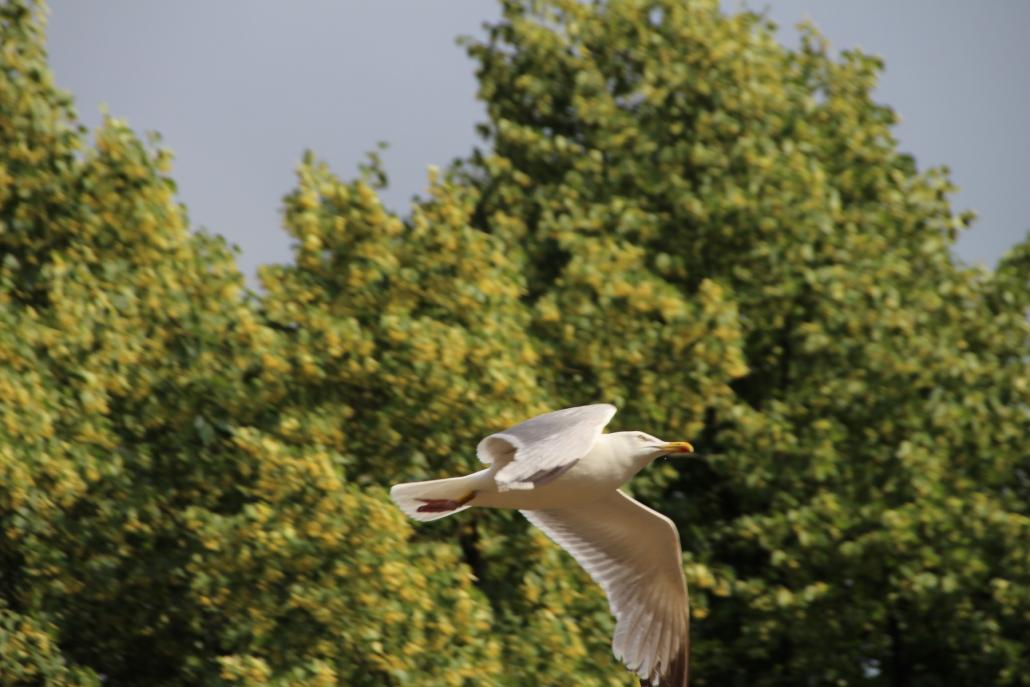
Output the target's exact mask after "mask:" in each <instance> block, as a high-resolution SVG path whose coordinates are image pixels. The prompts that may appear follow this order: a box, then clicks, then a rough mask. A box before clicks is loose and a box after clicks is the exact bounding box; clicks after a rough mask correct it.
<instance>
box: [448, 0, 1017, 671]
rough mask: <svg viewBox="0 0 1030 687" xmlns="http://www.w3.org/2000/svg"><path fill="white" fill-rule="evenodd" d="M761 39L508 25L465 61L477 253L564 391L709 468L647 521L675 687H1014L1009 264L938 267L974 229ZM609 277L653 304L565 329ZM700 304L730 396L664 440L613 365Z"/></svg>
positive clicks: (675, 5) (731, 25) (551, 10)
mask: <svg viewBox="0 0 1030 687" xmlns="http://www.w3.org/2000/svg"><path fill="white" fill-rule="evenodd" d="M773 28H774V27H773V26H772V25H771V23H769V22H768V21H766V20H765V19H763V18H762V17H761V16H759V15H755V14H751V13H743V14H740V15H736V16H725V15H723V14H722V13H721V12H720V11H719V8H718V6H717V4H716V3H714V2H693V3H680V2H643V1H639V2H638V1H633V0H626V1H615V0H613V1H612V2H607V3H595V4H590V5H587V4H583V3H578V2H572V1H569V2H565V1H561V0H555V1H554V2H546V1H545V2H515V1H513V2H506V3H504V19H503V20H502V21H501V22H500V23H499V24H497V25H495V26H493V27H492V28H491V29H490V32H489V37H488V38H487V40H485V41H483V42H479V43H476V42H472V43H471V45H470V52H471V53H472V54H473V55H474V56H475V57H476V58H477V59H478V61H479V65H480V66H479V79H480V84H481V86H480V95H481V97H482V98H483V99H484V100H485V101H486V103H487V107H488V112H489V117H490V121H489V123H488V124H487V125H485V127H484V133H485V134H486V136H487V139H488V141H489V143H490V144H491V151H490V152H489V153H487V152H483V153H480V154H478V155H477V156H475V157H474V158H473V159H472V160H470V161H469V162H468V163H466V164H464V165H462V166H461V169H462V170H463V171H464V172H465V174H466V177H467V179H468V180H469V183H471V184H473V185H475V186H477V187H479V188H480V189H481V192H482V200H481V201H480V203H479V205H478V206H477V208H476V212H475V215H474V216H475V217H476V218H477V219H478V223H477V226H478V227H479V228H481V229H482V230H484V231H488V232H491V233H492V234H493V235H495V236H499V237H501V238H502V239H505V240H507V241H508V242H509V245H510V246H512V251H513V253H514V254H516V255H518V256H519V257H520V259H521V261H522V265H523V269H524V270H525V271H526V272H527V273H529V274H531V275H532V277H531V279H530V293H531V294H532V298H531V299H529V300H530V302H531V305H532V307H533V310H534V318H533V321H534V331H535V332H536V333H537V334H538V336H540V337H541V339H542V340H543V341H545V342H546V343H545V350H547V351H548V352H549V354H550V355H551V357H549V358H548V360H547V364H546V365H545V368H546V369H552V370H555V371H556V373H557V374H556V380H557V381H559V385H558V388H561V387H562V385H563V384H567V383H568V377H564V378H563V376H562V372H572V374H573V375H575V377H574V380H575V381H574V384H573V385H570V386H578V387H580V388H582V386H583V385H584V384H585V385H587V388H591V389H593V390H594V393H595V394H597V395H598V396H599V397H602V398H605V397H607V398H615V399H620V400H624V402H626V403H627V404H628V408H627V411H628V412H627V415H629V416H631V417H633V418H634V420H637V419H638V418H640V419H647V420H648V422H647V426H649V427H652V428H656V429H659V430H661V432H663V433H670V432H675V431H676V430H680V429H681V428H683V427H690V426H691V424H690V422H689V421H695V422H700V421H701V420H703V421H704V425H703V429H701V431H700V436H701V437H702V440H701V441H699V442H698V443H699V444H700V445H701V446H702V447H703V450H709V451H712V452H714V453H717V454H718V457H716V458H713V459H710V460H708V461H706V462H705V463H701V462H695V463H693V464H691V465H689V466H687V467H685V468H684V469H683V471H682V472H681V473H680V474H679V476H678V478H677V479H676V480H675V481H673V482H672V483H671V484H668V485H667V486H666V487H665V490H664V492H663V493H662V494H661V495H656V498H655V505H656V506H657V507H659V508H660V509H661V510H663V511H665V512H669V513H673V514H674V515H675V519H676V520H677V522H679V523H680V524H681V526H683V525H686V527H684V532H683V535H684V536H683V539H684V544H685V547H686V549H687V554H686V559H687V570H688V572H691V573H692V574H691V576H690V581H691V582H692V583H693V588H694V590H695V593H694V603H695V609H696V610H695V617H696V618H697V620H698V622H697V623H696V624H695V626H694V628H695V633H696V634H695V636H696V638H697V641H696V643H695V644H694V646H695V652H694V655H695V664H696V670H695V671H694V674H695V676H696V682H697V683H698V684H752V685H754V684H769V685H772V684H800V683H806V682H808V683H813V682H814V683H819V684H822V683H838V684H852V683H865V684H885V685H919V684H926V685H929V684H970V685H973V684H1026V682H1025V681H1026V675H1027V674H1028V671H1027V663H1026V660H1027V656H1026V653H1025V649H1024V648H1022V645H1023V639H1022V638H1024V637H1026V636H1028V632H1030V625H1028V621H1030V604H1028V601H1030V597H1028V595H1027V594H1028V589H1030V587H1028V583H1030V576H1028V573H1030V569H1028V561H1027V559H1026V556H1025V548H1026V547H1025V543H1026V542H1027V541H1028V536H1030V520H1028V517H1027V516H1028V508H1027V503H1030V500H1028V498H1027V497H1028V494H1027V465H1028V464H1027V452H1026V450H1025V447H1023V446H1022V445H1021V444H1022V437H1024V436H1026V435H1027V429H1028V420H1030V415H1028V413H1027V409H1028V407H1030V404H1028V402H1027V401H1028V392H1030V385H1028V370H1027V361H1028V359H1027V355H1026V352H1027V343H1028V338H1027V333H1028V328H1027V321H1026V304H1027V301H1026V296H1025V294H1026V283H1027V280H1026V272H1025V270H1022V271H1021V269H1020V267H1021V266H1022V267H1025V262H1026V261H1025V253H1026V250H1027V245H1028V244H1023V245H1022V246H1020V247H1017V248H1016V249H1014V251H1013V253H1012V254H1011V255H1012V257H1010V258H1008V259H1006V260H1004V261H1003V263H1002V265H1001V266H1000V268H999V270H998V272H997V273H996V274H991V273H989V272H981V271H976V270H970V269H967V268H964V267H963V266H961V265H960V264H958V263H957V262H956V261H955V259H954V258H953V257H952V255H951V253H950V248H951V246H952V244H953V241H954V238H955V235H956V232H957V231H958V230H959V229H961V228H962V227H964V226H965V225H966V224H968V222H969V221H970V219H971V217H970V216H968V215H957V216H956V215H954V214H953V213H952V211H951V210H950V207H949V205H948V202H947V196H948V194H949V193H950V191H951V190H952V188H951V186H950V184H949V182H948V181H947V177H946V175H945V173H944V172H943V171H941V170H930V171H928V172H919V171H918V170H917V168H916V165H915V162H914V160H912V158H911V157H910V156H907V155H904V154H901V153H899V152H898V151H897V144H896V141H895V140H894V138H893V136H892V134H891V129H890V127H891V125H892V124H893V122H894V121H895V116H894V114H893V113H892V111H891V110H890V109H889V108H887V107H885V106H882V105H879V104H876V103H875V102H873V100H872V98H871V95H870V92H871V89H872V87H873V86H874V84H875V76H876V72H877V70H878V69H879V68H880V67H881V65H880V63H879V61H878V60H876V59H875V58H871V57H868V56H865V55H862V54H861V53H858V52H856V51H848V52H844V53H843V54H842V55H841V57H840V59H839V60H838V59H834V58H833V57H832V56H831V55H830V53H829V51H828V49H827V47H826V45H825V42H824V41H822V39H821V38H820V37H819V36H818V35H817V34H816V33H815V32H814V30H812V29H807V30H806V31H805V32H804V33H803V36H802V42H801V46H800V48H799V49H796V50H790V49H785V48H783V47H781V46H780V45H779V44H777V42H776V41H775V39H774V35H773ZM613 245H616V246H618V248H615V249H614V250H612V249H611V248H609V247H611V246H613ZM613 254H614V255H618V256H620V257H621V259H622V260H623V261H628V260H629V259H630V258H629V257H628V256H634V257H633V260H634V262H635V264H634V265H633V267H632V268H628V267H627V265H626V262H622V263H615V262H614V261H613V260H612V259H611V258H610V257H609V256H610V255H613ZM628 274H632V275H634V280H635V281H638V283H651V284H653V287H652V288H651V289H649V290H648V291H647V292H646V294H640V293H639V292H638V293H633V294H632V297H631V298H629V299H627V300H623V301H619V300H617V299H615V300H613V299H610V296H609V294H606V293H603V292H601V291H598V292H595V293H594V294H592V295H591V296H590V297H587V298H585V299H583V300H585V301H586V303H587V305H586V306H582V305H580V304H581V303H582V302H583V300H574V299H575V298H576V297H577V296H579V294H581V293H582V292H581V290H580V289H579V288H577V286H578V285H577V281H581V280H584V279H590V278H593V280H594V281H595V283H598V284H601V285H602V288H607V289H615V288H617V285H618V284H619V283H620V281H621V280H622V279H625V278H626V276H625V275H628ZM583 275H587V276H586V277H584V276H583ZM711 283H714V284H717V285H719V287H720V289H721V291H722V293H723V294H724V298H725V301H726V303H725V309H726V311H727V312H733V311H734V310H735V311H736V313H737V314H735V315H733V316H731V318H730V319H731V322H732V323H733V325H735V326H738V327H739V328H740V331H741V337H742V339H743V351H744V362H745V363H746V370H745V369H744V367H743V366H741V365H737V364H733V365H731V366H730V367H728V368H727V370H728V371H729V372H730V375H731V376H732V377H733V381H732V382H731V384H730V386H731V388H732V391H733V393H732V394H731V395H720V394H716V395H714V396H709V395H707V394H704V393H702V394H700V397H699V398H698V402H699V403H700V404H701V405H702V406H703V408H704V412H698V411H697V410H695V409H694V408H692V407H691V406H689V405H688V406H686V407H687V408H688V409H689V410H688V411H687V418H668V420H673V421H666V422H663V420H666V418H665V417H663V413H667V412H669V409H679V408H683V407H684V406H683V405H682V403H681V402H680V399H679V398H675V397H672V398H670V397H669V396H668V395H666V394H659V395H656V396H654V397H648V396H647V394H646V391H645V392H644V393H642V389H641V388H640V386H637V384H638V380H639V378H640V376H642V375H644V374H646V371H650V369H652V368H653V367H654V366H655V365H656V360H655V356H654V353H650V352H649V354H648V355H646V356H644V357H643V358H642V359H641V360H640V361H639V362H638V364H636V365H633V364H632V361H626V360H617V359H615V356H616V355H618V353H616V354H613V353H612V351H613V350H615V351H618V352H619V353H621V354H627V353H630V352H632V351H634V350H635V349H636V347H637V346H639V341H640V340H641V338H643V337H638V336H637V334H642V333H644V332H648V331H649V329H670V328H673V327H672V326H671V323H670V322H668V321H666V320H664V313H661V312H660V311H658V312H646V308H647V307H648V305H653V304H655V303H657V302H658V298H659V297H657V294H664V293H673V294H677V295H679V296H680V297H681V298H683V299H685V300H687V301H688V302H689V301H693V300H695V299H696V298H697V297H698V295H700V294H702V293H704V285H705V284H711ZM573 294H576V296H573ZM626 295H630V294H626ZM641 303H644V304H646V305H641ZM556 305H557V306H558V311H559V312H560V313H561V315H560V316H556V314H555V310H554V308H555V306H556ZM636 309H645V312H644V313H641V316H640V320H642V321H641V322H632V323H631V324H627V325H626V326H625V327H619V331H620V336H619V337H618V338H617V339H616V340H615V341H613V342H612V343H611V344H609V346H607V347H603V350H601V351H597V350H592V349H591V347H590V345H589V342H590V341H592V340H595V339H596V337H597V336H598V333H599V332H606V333H607V332H608V331H611V329H612V328H613V322H616V321H622V320H623V318H625V317H626V315H627V313H632V312H633V311H634V310H636ZM584 311H585V312H586V315H585V316H583V315H582V314H581V313H584ZM552 322H557V323H558V326H554V325H552V324H551V323H552ZM570 330H571V334H569V333H567V332H569V331H570ZM681 336H682V335H681ZM716 338H718V337H716ZM645 340H646V339H645ZM702 341H703V342H704V344H705V345H706V346H707V345H708V343H709V339H703V340H702ZM695 356H696V349H695V350H693V351H685V352H684V353H683V354H681V355H679V356H677V357H678V358H679V359H681V360H682V364H684V365H689V364H690V363H691V362H692V361H694V360H695ZM659 359H660V358H659ZM627 362H630V364H628V365H627V364H626V363H627ZM620 376H625V377H628V379H627V378H623V379H618V377H620ZM613 378H615V379H617V381H616V382H615V383H614V384H613V383H612V380H613ZM661 379H662V382H663V383H664V384H666V385H667V388H669V389H679V390H683V389H686V388H688V386H687V384H686V380H685V379H684V378H683V377H680V376H679V375H678V374H676V373H675V372H673V371H668V372H667V371H664V370H663V372H662V373H661ZM643 386H644V387H645V388H650V387H652V384H651V383H648V384H645V385H643ZM566 388H569V387H566ZM698 391H703V390H702V389H699V390H698ZM674 399H675V400H674ZM695 407H696V406H695ZM684 420H687V421H684Z"/></svg>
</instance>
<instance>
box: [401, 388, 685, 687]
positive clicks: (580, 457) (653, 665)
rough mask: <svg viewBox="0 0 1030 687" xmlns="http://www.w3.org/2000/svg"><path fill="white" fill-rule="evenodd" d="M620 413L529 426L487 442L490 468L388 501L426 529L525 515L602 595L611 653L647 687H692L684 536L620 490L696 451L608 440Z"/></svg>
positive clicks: (578, 411) (624, 437)
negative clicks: (477, 516) (654, 464)
mask: <svg viewBox="0 0 1030 687" xmlns="http://www.w3.org/2000/svg"><path fill="white" fill-rule="evenodd" d="M614 414H615V407H614V406H610V405H607V404H597V405H591V406H582V407H578V408H566V409H564V410H558V411H555V412H552V413H547V414H545V415H540V416H537V417H535V418H531V419H529V420H527V421H525V422H522V423H520V424H518V425H515V426H514V427H511V428H510V429H507V430H505V431H503V432H498V433H496V434H491V435H490V436H488V437H486V438H485V439H483V441H481V442H480V444H479V446H478V448H477V454H478V456H479V458H480V460H482V461H483V462H485V463H489V467H487V468H486V469H484V470H481V471H479V472H476V473H473V474H471V475H466V476H463V477H452V478H449V479H441V480H431V481H428V482H412V483H408V484H398V485H396V486H394V487H393V489H391V490H390V494H391V496H392V497H393V499H394V501H396V503H397V504H398V505H399V506H400V507H401V509H402V510H404V512H405V513H407V514H408V515H410V516H411V517H413V518H415V519H417V520H423V521H427V520H436V519H438V518H442V517H446V516H448V515H451V514H453V513H457V512H459V511H462V510H465V509H467V508H471V507H484V508H511V509H517V510H519V511H521V512H522V514H523V515H525V516H526V518H527V519H528V520H529V521H530V522H531V523H533V524H534V525H536V526H537V527H538V528H540V529H541V530H543V532H544V533H545V534H546V535H547V536H548V537H550V538H551V539H552V540H554V541H555V542H556V543H557V544H558V545H559V546H561V547H562V548H564V549H565V550H566V551H568V552H569V553H570V554H572V556H573V557H574V558H575V559H576V560H577V561H578V562H579V563H580V565H582V566H583V567H584V568H585V569H586V571H587V572H588V573H590V575H591V577H593V578H594V580H595V581H596V582H597V583H598V584H600V585H601V587H602V588H603V589H604V591H605V594H606V595H607V596H608V602H609V605H610V607H611V610H612V613H613V614H614V615H615V617H616V620H617V623H616V628H615V637H614V638H613V641H612V648H613V651H614V652H615V654H616V656H618V657H619V658H620V659H622V660H623V661H624V662H625V663H626V665H627V666H628V667H629V668H630V669H631V670H633V671H634V672H636V673H637V674H638V675H640V677H641V682H642V684H646V685H658V684H660V685H662V687H665V686H666V685H668V686H670V687H685V686H686V684H687V654H688V648H689V637H688V634H689V616H688V602H687V590H686V584H685V582H684V578H683V570H682V562H681V553H680V546H679V535H678V533H677V532H676V526H675V525H674V524H673V522H672V521H671V520H669V519H668V518H667V517H665V516H664V515H661V514H660V513H657V512H655V511H653V510H651V509H650V508H648V507H646V506H644V505H643V504H641V503H638V502H637V501H634V500H633V499H632V498H630V497H629V496H626V495H625V494H624V493H622V492H621V491H619V487H620V486H622V485H623V484H625V483H626V482H628V481H629V480H630V479H631V478H632V477H633V476H634V475H636V474H637V473H638V472H639V471H640V470H642V469H643V468H644V467H646V466H647V465H648V464H650V463H651V461H653V460H654V459H655V458H657V457H659V456H662V455H668V454H670V453H692V452H693V447H692V446H690V444H688V443H687V442H662V441H660V440H658V439H656V438H655V437H652V436H650V435H648V434H644V433H642V432H615V433H612V434H602V433H601V432H602V430H603V428H604V426H605V425H606V424H607V423H608V421H609V420H610V419H611V417H612V416H613V415H614Z"/></svg>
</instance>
